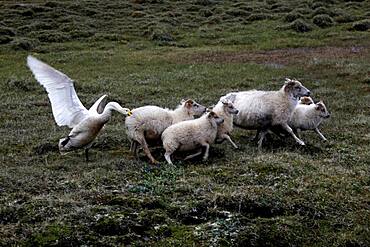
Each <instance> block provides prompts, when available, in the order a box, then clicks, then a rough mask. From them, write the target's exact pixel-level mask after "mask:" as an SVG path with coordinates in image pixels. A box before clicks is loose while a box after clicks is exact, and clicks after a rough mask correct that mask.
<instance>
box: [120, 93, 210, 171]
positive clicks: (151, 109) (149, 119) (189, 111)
mask: <svg viewBox="0 0 370 247" xmlns="http://www.w3.org/2000/svg"><path fill="white" fill-rule="evenodd" d="M205 111H206V107H204V106H202V105H200V104H198V103H197V102H195V101H193V100H191V99H188V100H186V101H185V100H183V101H181V104H180V105H179V106H178V107H177V108H176V109H175V110H169V109H164V108H161V107H158V106H143V107H139V108H136V109H133V110H132V111H131V112H132V115H131V116H129V117H126V120H125V126H126V132H127V136H128V138H129V139H130V140H131V148H130V150H131V151H132V152H133V153H135V154H136V155H137V151H138V144H139V145H141V146H142V147H143V150H144V152H145V154H146V156H148V158H149V159H150V161H151V162H152V163H154V164H156V163H158V161H156V160H155V159H154V157H153V156H152V154H151V153H150V150H149V147H148V142H158V141H160V140H161V135H162V132H163V131H164V130H165V129H166V128H167V127H169V126H170V125H172V124H175V123H178V122H181V121H184V120H190V119H194V116H201V115H202V114H203V113H204V112H205Z"/></svg>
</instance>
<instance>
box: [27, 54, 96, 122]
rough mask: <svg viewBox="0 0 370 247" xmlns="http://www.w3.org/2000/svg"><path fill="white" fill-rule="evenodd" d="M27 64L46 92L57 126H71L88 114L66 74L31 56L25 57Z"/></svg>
mask: <svg viewBox="0 0 370 247" xmlns="http://www.w3.org/2000/svg"><path fill="white" fill-rule="evenodd" d="M27 65H28V67H29V68H30V69H31V71H32V72H33V74H34V75H35V78H36V80H37V81H38V82H39V83H40V84H41V85H42V86H44V88H45V89H46V91H47V92H48V96H49V99H50V102H51V108H52V110H53V115H54V119H55V122H56V123H57V124H58V125H59V126H64V125H67V126H68V127H70V128H73V127H74V126H76V125H77V124H78V123H79V122H81V121H82V120H83V119H84V118H86V117H87V116H89V111H88V110H87V109H86V108H85V107H84V106H83V105H82V103H81V101H80V100H79V99H78V97H77V94H76V91H75V89H74V87H73V81H72V80H71V79H70V78H68V76H66V75H65V74H63V73H62V72H60V71H58V70H56V69H54V68H52V67H51V66H49V65H47V64H45V63H43V62H41V61H40V60H38V59H36V58H34V57H33V56H28V57H27Z"/></svg>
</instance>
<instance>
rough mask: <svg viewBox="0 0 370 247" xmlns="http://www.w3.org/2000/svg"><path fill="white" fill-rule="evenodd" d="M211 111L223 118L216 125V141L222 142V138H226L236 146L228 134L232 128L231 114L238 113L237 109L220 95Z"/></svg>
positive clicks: (232, 117)
mask: <svg viewBox="0 0 370 247" xmlns="http://www.w3.org/2000/svg"><path fill="white" fill-rule="evenodd" d="M213 112H215V113H216V114H217V115H218V116H220V117H222V118H223V119H224V122H223V123H222V124H220V125H219V126H218V129H217V137H216V143H222V142H223V141H224V140H228V141H229V142H230V143H231V145H233V147H234V148H238V146H237V145H236V144H235V143H234V142H233V141H232V140H231V137H230V136H229V135H230V133H231V131H232V130H233V119H234V116H233V115H235V114H238V112H239V111H238V110H237V109H236V108H235V106H234V104H233V103H232V102H231V100H230V99H227V98H225V97H221V99H220V100H219V101H218V103H217V104H216V106H215V107H214V108H213Z"/></svg>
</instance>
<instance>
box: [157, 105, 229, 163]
mask: <svg viewBox="0 0 370 247" xmlns="http://www.w3.org/2000/svg"><path fill="white" fill-rule="evenodd" d="M223 121H224V120H223V119H222V118H221V117H219V116H217V114H216V113H214V112H212V111H211V112H209V113H207V114H205V115H203V116H202V117H200V118H198V119H194V120H188V121H183V122H180V123H177V124H174V125H171V126H170V127H168V128H167V129H166V130H165V131H164V132H163V134H162V142H163V147H164V149H165V150H166V153H165V155H164V157H165V158H166V160H167V162H168V163H169V164H172V161H171V155H172V154H173V153H174V152H175V151H176V150H178V151H191V150H199V149H202V147H203V148H205V152H204V155H203V160H207V159H208V152H209V146H210V144H212V143H213V142H214V141H215V139H216V136H217V126H218V125H220V124H222V123H223ZM201 153H202V152H201V151H200V152H197V153H196V154H193V155H190V156H188V157H187V158H186V159H188V158H192V157H195V156H197V155H199V154H201Z"/></svg>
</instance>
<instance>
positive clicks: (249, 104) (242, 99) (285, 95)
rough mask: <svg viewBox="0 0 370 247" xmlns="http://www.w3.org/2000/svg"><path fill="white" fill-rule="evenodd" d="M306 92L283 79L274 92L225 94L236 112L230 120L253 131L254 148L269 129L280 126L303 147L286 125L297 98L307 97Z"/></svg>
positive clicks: (260, 143) (306, 90) (291, 81)
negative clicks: (279, 86) (254, 137)
mask: <svg viewBox="0 0 370 247" xmlns="http://www.w3.org/2000/svg"><path fill="white" fill-rule="evenodd" d="M309 95H310V91H309V90H308V89H307V88H305V87H304V86H303V85H302V83H301V82H299V81H297V80H291V79H285V83H284V85H283V86H282V87H281V88H280V90H278V91H257V90H251V91H243V92H233V93H229V94H227V95H226V96H225V97H226V98H228V99H230V100H231V101H232V102H233V104H234V106H235V107H236V108H237V109H238V110H239V113H238V114H237V115H236V116H235V117H234V124H235V125H236V126H238V127H241V128H244V129H256V130H257V131H258V132H257V135H258V149H259V150H261V148H262V142H263V140H264V139H265V136H266V134H267V133H268V131H269V129H270V128H271V127H275V126H277V127H281V128H282V129H284V130H285V131H287V132H288V133H289V134H290V135H291V136H292V137H293V138H294V139H295V140H296V141H297V142H298V143H299V144H300V145H305V144H304V142H303V141H302V140H300V139H299V138H298V137H297V136H296V135H295V134H294V132H293V130H292V129H291V128H290V127H289V125H288V122H289V120H290V117H291V115H292V113H293V111H294V109H295V107H296V105H297V103H298V99H299V98H300V97H303V96H309Z"/></svg>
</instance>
